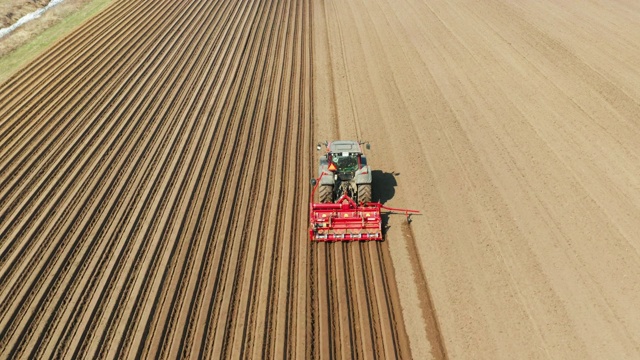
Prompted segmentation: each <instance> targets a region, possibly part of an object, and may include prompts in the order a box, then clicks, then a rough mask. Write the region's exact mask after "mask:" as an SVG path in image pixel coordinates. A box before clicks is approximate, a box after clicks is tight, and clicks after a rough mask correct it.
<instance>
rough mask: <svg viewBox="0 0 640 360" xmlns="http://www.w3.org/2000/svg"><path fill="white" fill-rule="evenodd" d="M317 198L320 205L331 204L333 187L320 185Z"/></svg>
mask: <svg viewBox="0 0 640 360" xmlns="http://www.w3.org/2000/svg"><path fill="white" fill-rule="evenodd" d="M318 196H319V197H320V202H321V203H330V202H333V186H332V185H320V186H319V187H318Z"/></svg>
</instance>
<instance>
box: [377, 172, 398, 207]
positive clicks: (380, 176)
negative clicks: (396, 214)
mask: <svg viewBox="0 0 640 360" xmlns="http://www.w3.org/2000/svg"><path fill="white" fill-rule="evenodd" d="M398 175H400V173H395V172H390V173H388V172H384V171H382V170H373V171H372V172H371V177H372V182H373V186H372V190H373V201H377V202H379V203H381V204H385V203H386V202H387V201H389V200H391V199H393V196H394V195H395V194H396V186H398V182H397V181H396V176H398Z"/></svg>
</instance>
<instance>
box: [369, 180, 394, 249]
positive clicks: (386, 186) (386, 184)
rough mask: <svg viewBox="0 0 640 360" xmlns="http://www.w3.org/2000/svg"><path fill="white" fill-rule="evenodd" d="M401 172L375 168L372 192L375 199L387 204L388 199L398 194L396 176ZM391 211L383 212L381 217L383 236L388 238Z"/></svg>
mask: <svg viewBox="0 0 640 360" xmlns="http://www.w3.org/2000/svg"><path fill="white" fill-rule="evenodd" d="M399 175H400V173H396V172H384V171H382V170H373V171H372V172H371V177H372V182H373V186H372V190H373V191H372V192H373V199H372V200H373V201H374V202H379V203H381V204H383V205H384V204H385V203H386V202H387V201H389V200H391V199H393V196H394V195H395V194H396V189H395V188H396V186H397V185H398V182H397V181H396V176H399ZM389 216H390V214H389V213H382V214H380V217H381V218H382V236H383V238H386V233H387V230H388V229H389Z"/></svg>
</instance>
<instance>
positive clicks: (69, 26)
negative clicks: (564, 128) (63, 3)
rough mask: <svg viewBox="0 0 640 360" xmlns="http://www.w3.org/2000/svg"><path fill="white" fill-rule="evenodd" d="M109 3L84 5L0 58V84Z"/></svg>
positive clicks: (95, 1)
mask: <svg viewBox="0 0 640 360" xmlns="http://www.w3.org/2000/svg"><path fill="white" fill-rule="evenodd" d="M110 2H111V0H92V1H90V2H88V3H86V4H84V6H82V7H81V8H80V9H78V10H77V11H75V12H74V13H72V14H70V15H69V16H66V17H65V18H64V19H62V20H61V21H60V22H58V23H57V24H55V25H53V26H52V27H50V28H48V29H46V30H44V31H43V32H42V33H41V34H39V35H37V36H35V37H34V38H33V39H31V40H29V41H27V42H26V43H25V44H23V45H21V46H20V47H18V48H17V49H15V50H14V51H12V52H10V53H9V54H7V55H6V56H3V57H2V58H0V82H2V81H4V80H6V79H7V78H8V77H9V76H11V75H12V74H13V73H14V72H16V71H17V70H18V69H19V68H20V67H22V66H23V65H25V64H27V63H28V62H30V61H31V60H33V59H34V58H35V57H36V56H38V55H39V54H40V53H42V52H43V51H44V50H45V49H47V48H48V47H49V46H51V45H52V44H54V43H55V42H56V41H58V40H59V39H61V38H62V37H64V36H65V35H67V34H69V33H71V31H72V30H73V29H75V28H76V27H77V26H78V25H80V24H82V23H83V22H84V21H86V20H87V19H89V18H91V17H92V16H94V15H95V14H97V13H98V12H100V11H101V10H103V9H104V8H106V7H107V5H109V3H110ZM35 21H37V20H35Z"/></svg>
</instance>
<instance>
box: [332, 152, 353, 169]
mask: <svg viewBox="0 0 640 360" xmlns="http://www.w3.org/2000/svg"><path fill="white" fill-rule="evenodd" d="M331 158H332V160H333V162H334V163H335V164H336V166H337V167H338V170H339V171H356V170H358V155H355V154H349V155H346V156H343V155H342V154H340V153H337V154H336V153H334V154H333V156H332V157H331Z"/></svg>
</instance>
